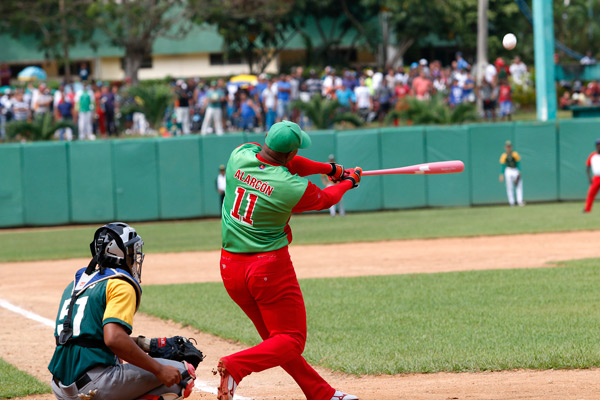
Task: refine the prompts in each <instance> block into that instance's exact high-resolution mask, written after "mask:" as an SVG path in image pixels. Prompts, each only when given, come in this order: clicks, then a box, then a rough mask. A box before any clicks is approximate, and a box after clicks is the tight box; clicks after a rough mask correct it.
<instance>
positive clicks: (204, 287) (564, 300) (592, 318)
mask: <svg viewBox="0 0 600 400" xmlns="http://www.w3.org/2000/svg"><path fill="white" fill-rule="evenodd" d="M598 261H599V260H598V259H595V260H582V261H574V262H569V263H562V264H563V265H566V267H559V268H538V269H521V270H489V271H469V272H454V273H438V274H416V275H414V274H411V275H408V274H407V275H391V276H370V277H358V278H335V279H305V280H301V281H300V286H301V288H302V292H303V295H304V299H305V301H306V308H307V317H308V332H309V334H308V341H307V344H306V349H305V351H304V354H303V355H304V356H305V358H306V359H307V360H308V361H309V362H310V363H311V364H317V365H321V366H324V367H328V368H331V369H333V370H336V371H342V372H346V373H351V374H374V375H376V374H398V373H409V372H437V371H452V372H460V371H487V370H506V369H521V368H524V369H552V368H590V367H597V366H600V343H599V342H598V340H597V334H596V328H597V321H598V318H600V309H598V307H596V304H598V302H599V301H600V272H599V271H598V269H597V268H596V266H597V264H598ZM490 267H493V266H490ZM340 268H343V265H340ZM190 298H194V299H195V304H196V306H195V307H194V308H193V309H191V310H190V308H189V307H186V305H187V304H189V299H190ZM141 311H142V312H144V313H149V314H152V315H156V316H159V317H161V318H165V319H172V320H174V321H177V322H181V323H183V324H185V325H191V326H192V327H194V328H196V329H199V330H201V331H204V332H210V333H213V334H216V335H219V336H221V337H224V338H228V339H232V340H236V341H241V342H242V343H245V344H247V345H255V344H257V343H258V342H259V341H260V338H259V337H258V334H257V333H256V331H255V329H254V327H253V326H252V324H251V322H250V321H249V319H248V318H247V317H246V316H245V315H244V314H243V312H242V311H241V310H240V309H239V308H238V307H237V306H236V305H235V304H234V303H233V301H231V299H229V297H228V296H227V293H226V292H225V290H224V289H223V285H222V283H220V282H219V283H205V284H185V285H159V286H146V287H145V288H144V301H143V302H142V309H141ZM216 316H218V317H216ZM340 326H344V327H346V328H345V329H339V327H340Z"/></svg>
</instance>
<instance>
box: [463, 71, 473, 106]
mask: <svg viewBox="0 0 600 400" xmlns="http://www.w3.org/2000/svg"><path fill="white" fill-rule="evenodd" d="M462 89H463V101H466V102H468V103H475V101H476V100H477V96H475V80H474V79H473V75H471V72H469V71H467V79H466V80H465V81H464V83H463V87H462Z"/></svg>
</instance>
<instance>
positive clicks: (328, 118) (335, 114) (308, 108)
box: [292, 94, 364, 129]
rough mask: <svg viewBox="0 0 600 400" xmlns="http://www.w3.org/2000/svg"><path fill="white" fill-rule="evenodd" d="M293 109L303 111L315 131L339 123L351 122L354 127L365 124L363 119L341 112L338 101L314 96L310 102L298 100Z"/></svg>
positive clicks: (347, 112)
mask: <svg viewBox="0 0 600 400" xmlns="http://www.w3.org/2000/svg"><path fill="white" fill-rule="evenodd" d="M292 107H293V108H296V109H298V110H300V111H302V112H303V113H304V114H306V116H307V117H308V119H310V121H311V122H312V124H313V126H314V127H315V129H330V128H332V127H333V126H334V125H335V124H336V123H338V122H349V123H351V124H352V125H354V126H362V125H363V124H364V122H363V120H362V118H360V117H359V116H358V115H356V114H354V113H351V112H349V111H345V112H339V108H340V107H341V104H340V103H339V102H338V101H337V100H329V99H323V98H322V97H321V96H319V95H318V94H317V95H314V96H313V97H312V98H311V99H310V100H309V101H308V102H306V103H305V102H303V101H302V100H296V101H294V102H293V103H292Z"/></svg>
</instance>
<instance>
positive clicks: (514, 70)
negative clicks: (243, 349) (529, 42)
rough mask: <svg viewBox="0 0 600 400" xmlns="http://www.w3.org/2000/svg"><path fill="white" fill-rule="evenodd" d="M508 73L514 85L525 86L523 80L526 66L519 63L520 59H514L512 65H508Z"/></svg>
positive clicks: (525, 75) (525, 74) (517, 57)
mask: <svg viewBox="0 0 600 400" xmlns="http://www.w3.org/2000/svg"><path fill="white" fill-rule="evenodd" d="M508 71H509V72H510V75H511V76H512V79H513V82H514V83H515V85H519V86H523V85H525V83H526V82H525V78H526V77H527V65H525V63H524V62H523V61H521V57H519V56H516V57H515V59H514V60H513V62H512V64H510V67H509V68H508Z"/></svg>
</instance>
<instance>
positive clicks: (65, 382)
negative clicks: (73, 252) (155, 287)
mask: <svg viewBox="0 0 600 400" xmlns="http://www.w3.org/2000/svg"><path fill="white" fill-rule="evenodd" d="M143 244H144V242H143V241H142V238H141V237H140V236H139V235H138V234H137V232H136V231H135V229H133V228H132V227H130V226H129V225H127V224H124V223H122V222H113V223H110V224H108V225H104V226H102V227H101V228H99V229H98V230H97V231H96V233H95V234H94V240H93V241H92V243H90V249H91V252H92V257H93V258H92V260H91V261H90V263H89V265H88V266H87V268H82V269H80V270H79V271H77V273H76V274H75V279H74V281H73V282H71V283H70V284H69V285H68V286H67V287H66V289H65V291H64V292H63V295H62V299H61V302H60V306H59V310H58V315H57V317H56V330H55V333H54V336H55V339H56V349H55V350H54V355H53V356H52V360H51V361H50V365H49V366H48V369H49V370H50V372H51V373H52V382H51V386H52V390H53V391H54V394H55V395H56V397H57V398H58V399H69V400H71V399H73V400H89V399H94V400H103V399H110V400H135V399H144V400H175V399H181V398H186V397H188V396H189V395H190V393H191V391H192V388H193V387H194V380H195V379H196V375H195V373H196V371H195V368H196V367H197V366H198V363H199V362H201V361H202V359H203V358H204V357H203V355H202V353H201V352H200V351H199V350H198V349H196V348H195V346H194V345H193V344H192V343H191V342H190V341H189V340H188V339H185V338H182V337H180V336H175V337H173V338H168V339H167V338H160V339H147V338H145V337H143V336H139V337H138V338H136V339H133V338H131V337H130V336H129V335H130V334H131V331H132V324H133V315H134V314H135V312H136V311H137V309H138V307H139V305H140V300H141V296H142V289H141V287H140V282H141V273H142V263H143V260H144V253H143V252H142V245H143ZM147 353H148V354H147ZM123 361H126V362H127V363H123Z"/></svg>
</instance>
